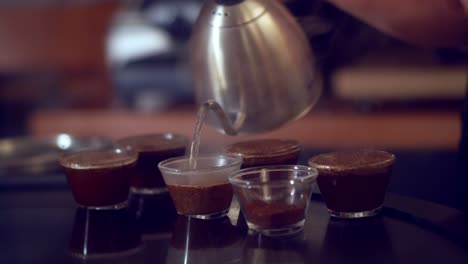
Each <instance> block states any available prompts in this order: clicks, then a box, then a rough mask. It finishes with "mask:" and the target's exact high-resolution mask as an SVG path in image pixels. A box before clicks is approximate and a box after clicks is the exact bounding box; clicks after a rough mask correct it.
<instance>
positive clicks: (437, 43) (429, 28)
mask: <svg viewBox="0 0 468 264" xmlns="http://www.w3.org/2000/svg"><path fill="white" fill-rule="evenodd" d="M328 1H329V2H331V3H332V4H334V5H335V6H337V7H338V8H340V9H342V10H344V11H346V12H348V13H350V14H352V15H353V16H355V17H357V18H359V19H361V20H363V21H364V22H366V23H368V24H370V25H372V26H374V27H376V28H377V29H379V30H381V31H383V32H385V33H387V34H389V35H392V36H394V37H397V38H399V39H402V40H404V41H407V42H410V43H414V44H417V45H420V46H427V47H468V0H328Z"/></svg>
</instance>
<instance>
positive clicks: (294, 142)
mask: <svg viewBox="0 0 468 264" xmlns="http://www.w3.org/2000/svg"><path fill="white" fill-rule="evenodd" d="M262 140H270V139H268V138H267V139H259V140H246V141H240V142H236V143H233V144H230V145H227V146H226V147H224V151H225V152H226V153H228V154H232V155H238V156H241V157H243V158H245V159H263V158H273V157H277V156H283V155H287V154H292V153H295V152H300V151H301V150H302V144H301V142H299V141H298V140H295V139H272V140H282V141H288V142H290V143H292V145H291V146H289V147H287V148H285V149H281V150H279V151H276V152H266V153H264V154H258V153H257V154H250V153H249V154H245V153H242V152H239V151H237V152H236V151H230V150H229V147H232V146H234V145H236V144H242V143H250V142H257V141H262Z"/></svg>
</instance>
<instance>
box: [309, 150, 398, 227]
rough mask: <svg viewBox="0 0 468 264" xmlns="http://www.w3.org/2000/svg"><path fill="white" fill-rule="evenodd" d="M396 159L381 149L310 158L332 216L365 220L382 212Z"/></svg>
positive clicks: (342, 152)
mask: <svg viewBox="0 0 468 264" xmlns="http://www.w3.org/2000/svg"><path fill="white" fill-rule="evenodd" d="M394 162H395V156H394V155H393V154H391V153H389V152H386V151H380V150H355V151H341V152H334V153H328V154H322V155H318V156H315V157H312V158H311V159H309V166H311V167H314V168H316V169H317V170H318V171H319V176H318V178H317V184H318V187H319V189H320V192H321V193H322V196H323V199H324V201H325V205H326V206H327V209H328V211H329V212H330V215H331V216H332V217H338V218H362V217H369V216H373V215H376V214H378V213H379V211H380V210H381V208H382V205H383V202H384V198H385V193H386V191H387V186H388V183H389V179H390V175H391V172H392V167H393V163H394Z"/></svg>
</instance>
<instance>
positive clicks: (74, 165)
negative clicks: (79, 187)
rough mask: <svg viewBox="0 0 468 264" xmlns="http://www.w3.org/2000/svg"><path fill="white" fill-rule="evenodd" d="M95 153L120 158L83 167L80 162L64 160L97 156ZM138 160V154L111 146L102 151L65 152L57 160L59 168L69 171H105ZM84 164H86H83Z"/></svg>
mask: <svg viewBox="0 0 468 264" xmlns="http://www.w3.org/2000/svg"><path fill="white" fill-rule="evenodd" d="M118 150H122V152H118ZM97 153H112V154H115V155H116V156H119V157H122V158H121V159H119V160H116V161H113V162H112V161H109V160H107V162H102V164H98V165H95V164H91V165H83V161H81V162H77V161H74V162H70V161H68V162H67V161H66V159H71V158H73V157H74V156H81V155H90V154H97ZM105 160H106V159H102V161H105ZM137 160H138V153H137V152H135V151H132V150H129V149H126V148H123V147H118V146H112V147H109V148H102V149H85V150H80V151H75V152H74V151H71V152H65V153H62V154H61V155H60V156H59V158H58V163H59V164H60V166H62V167H64V168H70V169H75V170H81V169H83V170H85V169H86V170H88V169H106V168H110V167H114V166H119V165H121V166H126V165H130V164H132V163H134V162H137ZM85 163H86V162H85Z"/></svg>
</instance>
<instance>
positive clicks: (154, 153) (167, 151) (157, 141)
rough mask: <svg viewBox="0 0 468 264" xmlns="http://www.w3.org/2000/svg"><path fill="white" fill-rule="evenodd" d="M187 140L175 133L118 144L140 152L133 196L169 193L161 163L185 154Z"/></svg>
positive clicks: (149, 135)
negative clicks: (158, 167)
mask: <svg viewBox="0 0 468 264" xmlns="http://www.w3.org/2000/svg"><path fill="white" fill-rule="evenodd" d="M187 142H188V140H187V138H186V137H185V136H183V135H178V134H173V133H163V134H147V135H137V136H131V137H126V138H122V139H119V140H118V141H117V142H116V144H117V146H121V147H123V148H129V149H132V150H134V151H136V152H138V161H137V164H136V166H135V169H134V171H133V173H132V185H131V188H130V190H131V192H132V193H133V194H145V195H151V194H161V193H167V188H166V185H165V184H164V180H163V178H162V175H161V172H160V171H159V170H158V169H157V168H156V166H155V165H157V164H158V163H159V162H161V161H163V160H166V159H169V158H173V157H177V156H183V155H184V154H185V150H186V146H187Z"/></svg>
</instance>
